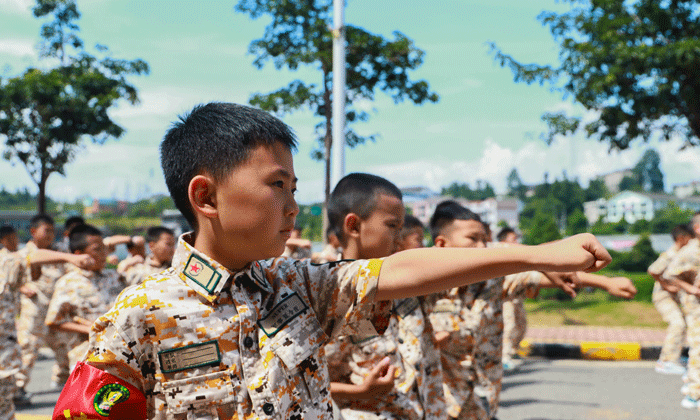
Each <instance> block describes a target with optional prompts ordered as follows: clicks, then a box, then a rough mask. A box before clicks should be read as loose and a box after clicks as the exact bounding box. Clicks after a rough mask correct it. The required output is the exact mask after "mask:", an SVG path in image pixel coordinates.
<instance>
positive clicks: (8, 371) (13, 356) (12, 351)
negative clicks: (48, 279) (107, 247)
mask: <svg viewBox="0 0 700 420" xmlns="http://www.w3.org/2000/svg"><path fill="white" fill-rule="evenodd" d="M89 260H90V259H89V257H87V256H78V255H71V254H64V253H60V252H55V251H49V250H39V249H37V250H35V251H33V252H30V253H28V254H26V255H20V254H19V253H17V252H5V253H2V254H1V255H0V420H14V418H15V415H14V411H15V407H14V403H13V395H14V394H15V390H16V384H15V375H16V374H17V372H19V370H20V368H21V367H22V357H21V353H20V348H19V345H18V344H17V329H16V326H15V318H16V316H17V315H18V313H17V309H18V308H19V296H20V288H21V287H22V286H23V285H24V283H25V282H26V280H27V273H28V271H29V270H30V268H31V266H32V265H35V264H48V263H57V262H72V263H74V264H79V265H85V264H88V263H90V261H89Z"/></svg>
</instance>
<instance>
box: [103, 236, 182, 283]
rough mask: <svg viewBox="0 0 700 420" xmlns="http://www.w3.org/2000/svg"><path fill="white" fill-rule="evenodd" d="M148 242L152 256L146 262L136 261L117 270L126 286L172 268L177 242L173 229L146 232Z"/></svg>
mask: <svg viewBox="0 0 700 420" xmlns="http://www.w3.org/2000/svg"><path fill="white" fill-rule="evenodd" d="M146 242H147V243H148V249H149V250H150V254H149V255H148V256H147V257H146V259H145V260H143V259H141V260H140V261H138V260H136V261H135V262H132V263H131V265H130V266H124V265H122V266H121V267H118V268H117V272H119V273H121V274H122V275H123V276H124V279H125V281H126V284H128V285H130V286H131V285H134V284H139V283H141V282H142V281H143V280H145V279H146V278H147V277H148V276H150V275H151V274H155V273H160V272H161V271H163V270H166V269H168V268H170V263H171V261H172V259H173V255H174V254H175V242H176V240H175V233H174V232H173V231H172V229H169V228H167V227H165V226H152V227H150V228H148V230H147V231H146ZM122 262H123V261H122ZM120 265H121V263H120Z"/></svg>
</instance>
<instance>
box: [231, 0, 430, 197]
mask: <svg viewBox="0 0 700 420" xmlns="http://www.w3.org/2000/svg"><path fill="white" fill-rule="evenodd" d="M332 5H333V2H332V1H330V0H299V1H264V0H240V1H239V2H238V4H237V5H236V10H237V11H238V12H241V13H246V14H249V15H250V16H251V17H252V18H258V17H261V16H269V17H270V18H271V22H270V24H269V25H268V26H267V27H266V28H265V33H264V34H263V36H262V38H260V39H257V40H254V41H252V42H251V44H250V46H249V48H248V50H249V52H250V53H251V54H253V55H254V56H255V61H254V62H253V63H254V65H255V66H256V67H258V68H261V67H262V66H263V65H264V64H265V63H266V62H268V61H272V63H273V64H274V66H275V67H276V68H277V69H281V68H288V69H289V70H297V69H298V68H299V67H300V66H310V67H312V68H314V69H316V70H318V79H317V80H316V81H315V82H305V81H302V80H298V79H297V80H294V81H292V82H290V83H289V84H288V85H287V86H285V87H282V88H280V89H278V90H276V91H274V92H270V93H257V94H254V95H253V96H252V97H251V99H250V104H251V105H254V106H257V107H259V108H261V109H263V110H266V111H271V112H274V113H277V114H286V113H290V112H293V111H297V110H300V109H308V110H310V111H311V112H312V113H313V115H315V116H316V117H319V118H320V119H321V121H320V122H319V123H318V125H317V126H316V134H317V141H318V144H317V147H316V148H315V149H314V150H313V152H312V156H313V157H314V158H316V159H318V160H321V159H325V162H326V197H327V196H328V194H329V193H330V149H331V145H332V141H333V139H332V138H331V123H332V121H331V117H332V109H331V105H332V104H331V97H332V95H331V93H332V76H333V55H332V52H333V34H332V32H331V29H330V27H331V23H332ZM345 37H346V40H347V49H346V93H347V101H346V121H347V129H346V135H345V139H344V141H345V142H346V144H347V145H348V146H349V147H355V146H357V145H358V144H362V143H364V142H366V141H367V140H374V139H375V138H376V136H374V135H369V136H366V135H361V134H359V133H358V132H356V131H354V130H353V129H352V128H351V125H352V124H353V123H356V122H360V121H367V120H368V119H369V116H370V114H369V113H368V112H367V111H365V110H364V109H363V108H361V107H359V106H358V104H359V103H360V102H361V101H372V100H374V97H375V92H377V91H382V92H385V93H386V94H388V95H389V96H390V97H391V98H392V99H393V100H394V102H395V103H398V102H401V101H404V100H410V101H411V102H413V103H416V104H422V103H424V102H426V101H428V102H437V100H438V95H437V94H436V93H434V92H432V91H431V90H430V87H429V85H428V82H427V81H425V80H418V81H413V80H411V79H410V77H409V72H410V71H411V70H414V69H416V68H418V67H420V65H421V64H422V63H423V56H424V52H423V51H422V50H421V49H419V48H417V47H416V46H415V45H414V43H413V41H412V40H410V39H409V38H408V37H407V36H406V35H404V34H402V33H401V32H398V31H397V32H394V33H393V38H394V39H393V40H389V39H386V38H384V37H383V36H381V35H376V34H372V33H370V32H368V31H366V30H364V29H362V28H360V27H357V26H353V25H346V26H345Z"/></svg>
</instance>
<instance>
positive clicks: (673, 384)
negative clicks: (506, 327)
mask: <svg viewBox="0 0 700 420" xmlns="http://www.w3.org/2000/svg"><path fill="white" fill-rule="evenodd" d="M653 367H654V362H620V361H618V362H600V361H582V360H557V361H548V360H536V361H527V362H526V364H525V365H523V367H522V368H521V370H520V371H519V372H515V373H513V374H509V375H508V376H507V377H506V378H505V380H504V387H503V393H502V394H501V408H500V409H499V411H498V418H499V420H627V419H629V420H670V419H673V420H685V419H694V420H698V419H700V411H691V410H686V409H684V408H681V406H680V402H681V399H682V398H681V397H682V396H681V393H680V387H681V385H682V381H681V378H680V377H679V376H670V375H661V374H658V373H656V372H655V371H654V368H653Z"/></svg>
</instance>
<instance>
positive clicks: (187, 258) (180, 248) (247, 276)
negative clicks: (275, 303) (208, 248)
mask: <svg viewBox="0 0 700 420" xmlns="http://www.w3.org/2000/svg"><path fill="white" fill-rule="evenodd" d="M192 242H194V233H193V232H188V233H184V234H182V235H181V236H180V238H178V242H177V247H176V249H175V255H174V256H173V264H172V267H173V268H174V269H175V270H176V272H177V273H178V275H179V276H180V279H182V280H183V281H184V282H185V283H186V284H187V285H188V286H189V287H191V288H192V290H194V291H195V292H197V293H198V294H200V295H201V296H202V297H204V298H205V299H206V300H208V301H209V302H213V301H214V300H215V299H216V298H217V297H218V296H219V294H220V293H221V291H222V290H223V289H224V287H225V286H226V285H227V284H228V283H229V279H232V280H233V281H236V280H239V279H240V280H241V281H243V282H245V281H252V282H253V283H254V284H255V285H257V286H258V287H260V288H261V289H262V290H264V291H266V292H268V293H271V292H272V287H271V286H270V285H269V284H268V282H267V280H266V279H265V275H264V272H263V270H262V267H261V265H260V263H259V262H257V261H254V262H252V263H250V264H248V265H247V266H245V267H244V268H243V269H241V270H239V271H237V272H231V271H229V270H228V269H227V268H226V267H224V266H223V265H221V264H219V263H218V262H216V261H214V260H213V259H211V258H210V257H209V256H207V255H206V254H204V253H203V252H200V251H199V250H197V249H196V248H194V247H193V246H192V245H191V243H192Z"/></svg>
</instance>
